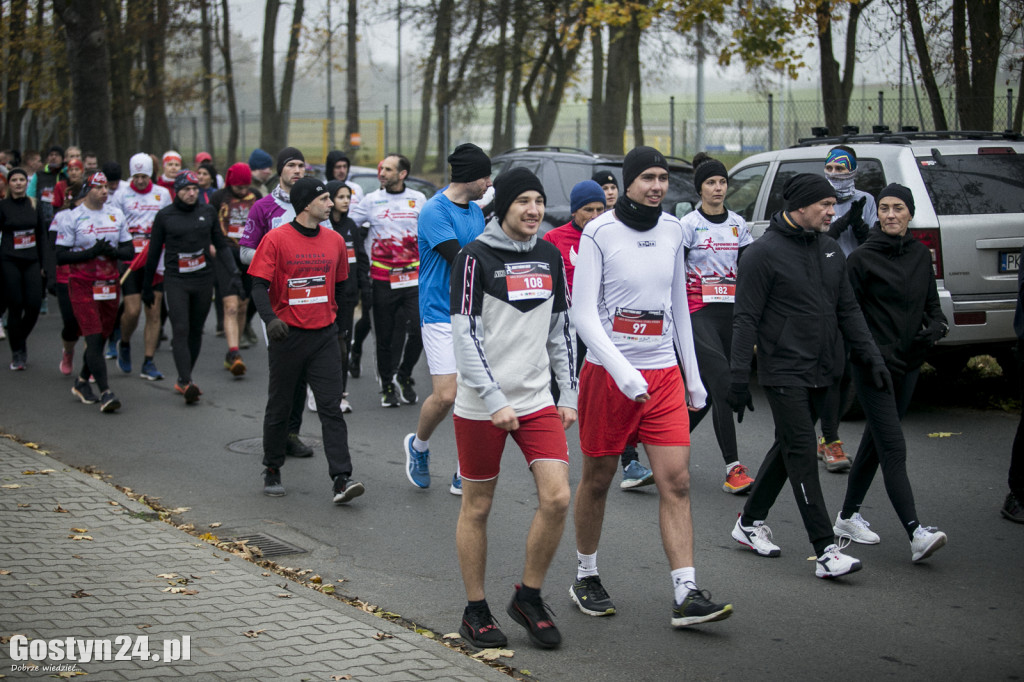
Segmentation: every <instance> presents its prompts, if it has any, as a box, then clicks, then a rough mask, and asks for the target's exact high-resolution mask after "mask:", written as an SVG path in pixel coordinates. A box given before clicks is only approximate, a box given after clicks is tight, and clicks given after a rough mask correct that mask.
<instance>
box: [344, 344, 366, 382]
mask: <svg viewBox="0 0 1024 682" xmlns="http://www.w3.org/2000/svg"><path fill="white" fill-rule="evenodd" d="M362 363H363V354H362V353H361V352H359V353H357V352H355V351H352V352H351V353H349V355H348V373H349V374H351V375H352V378H353V379H358V378H359V375H360V374H362V373H363V370H362V366H361V365H362Z"/></svg>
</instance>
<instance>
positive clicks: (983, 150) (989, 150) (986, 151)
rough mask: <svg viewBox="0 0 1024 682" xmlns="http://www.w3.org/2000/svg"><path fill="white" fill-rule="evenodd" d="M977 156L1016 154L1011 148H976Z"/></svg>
mask: <svg viewBox="0 0 1024 682" xmlns="http://www.w3.org/2000/svg"><path fill="white" fill-rule="evenodd" d="M978 153H979V154H1016V153H1017V152H1016V151H1015V150H1014V148H1013V147H978Z"/></svg>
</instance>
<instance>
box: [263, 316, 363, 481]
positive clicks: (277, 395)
mask: <svg viewBox="0 0 1024 682" xmlns="http://www.w3.org/2000/svg"><path fill="white" fill-rule="evenodd" d="M267 351H268V355H269V360H270V379H269V387H268V389H267V410H266V412H265V413H264V416H263V465H264V466H266V467H272V468H275V469H279V468H280V467H281V466H282V465H283V464H284V460H285V450H286V447H287V444H288V415H289V413H290V412H291V409H292V401H293V399H294V397H295V394H296V388H297V387H300V386H301V385H302V380H303V379H305V381H306V383H308V384H309V387H310V389H312V391H313V397H314V398H315V399H316V410H317V411H316V414H317V416H318V417H319V418H320V426H321V428H322V430H323V441H324V452H325V453H326V454H327V466H328V473H329V474H330V476H331V478H332V479H333V478H334V477H336V476H338V475H344V476H350V475H351V474H352V458H351V457H350V455H349V450H348V427H347V426H346V425H345V419H344V417H342V414H341V394H342V389H341V386H342V382H341V352H340V350H339V347H338V327H337V325H335V324H331V325H330V326H328V327H323V328H322V329H299V328H298V327H292V328H291V330H290V331H289V332H288V336H287V337H286V338H285V339H284V340H283V341H272V342H271V343H270V346H269V348H268V349H267Z"/></svg>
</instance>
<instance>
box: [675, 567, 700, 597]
mask: <svg viewBox="0 0 1024 682" xmlns="http://www.w3.org/2000/svg"><path fill="white" fill-rule="evenodd" d="M672 586H673V588H674V589H675V591H676V603H677V604H682V603H683V600H684V599H686V594H687V593H688V592H689V591H690V590H691V589H697V571H696V570H695V569H694V568H693V566H687V567H685V568H677V569H676V570H674V571H672Z"/></svg>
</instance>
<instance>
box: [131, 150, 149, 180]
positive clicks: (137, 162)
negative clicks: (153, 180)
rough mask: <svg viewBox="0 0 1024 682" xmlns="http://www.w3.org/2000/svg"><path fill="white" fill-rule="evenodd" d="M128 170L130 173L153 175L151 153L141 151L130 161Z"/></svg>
mask: <svg viewBox="0 0 1024 682" xmlns="http://www.w3.org/2000/svg"><path fill="white" fill-rule="evenodd" d="M128 170H129V174H130V175H148V176H150V177H152V176H153V159H151V158H150V156H149V154H143V153H142V152H139V153H138V154H136V155H134V156H133V157H132V158H131V160H130V161H128Z"/></svg>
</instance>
